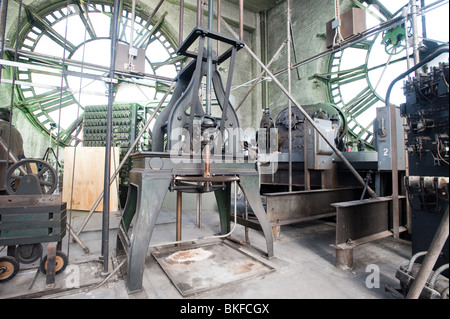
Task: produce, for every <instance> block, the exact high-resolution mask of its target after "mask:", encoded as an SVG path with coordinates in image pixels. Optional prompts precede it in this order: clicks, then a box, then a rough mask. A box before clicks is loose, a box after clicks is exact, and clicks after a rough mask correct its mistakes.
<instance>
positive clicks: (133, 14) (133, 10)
mask: <svg viewBox="0 0 450 319" xmlns="http://www.w3.org/2000/svg"><path fill="white" fill-rule="evenodd" d="M135 19H136V0H132V1H131V27H130V51H129V52H128V68H130V67H131V66H132V65H133V56H132V55H131V50H132V49H133V47H134V43H133V42H134V20H135Z"/></svg>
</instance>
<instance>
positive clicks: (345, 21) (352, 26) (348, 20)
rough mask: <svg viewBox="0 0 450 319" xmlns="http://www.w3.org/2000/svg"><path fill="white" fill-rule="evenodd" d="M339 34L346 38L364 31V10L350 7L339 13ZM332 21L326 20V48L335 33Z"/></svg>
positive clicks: (330, 44)
mask: <svg viewBox="0 0 450 319" xmlns="http://www.w3.org/2000/svg"><path fill="white" fill-rule="evenodd" d="M340 20H341V35H342V37H343V38H344V40H347V39H348V38H350V37H351V36H354V35H357V34H359V33H362V32H364V31H366V29H367V25H366V11H365V10H364V9H360V8H352V9H350V10H349V11H347V12H344V13H342V14H341V17H340ZM333 21H335V19H333V20H331V21H328V22H327V27H326V30H327V48H331V47H332V46H333V39H334V36H335V34H336V30H335V29H333Z"/></svg>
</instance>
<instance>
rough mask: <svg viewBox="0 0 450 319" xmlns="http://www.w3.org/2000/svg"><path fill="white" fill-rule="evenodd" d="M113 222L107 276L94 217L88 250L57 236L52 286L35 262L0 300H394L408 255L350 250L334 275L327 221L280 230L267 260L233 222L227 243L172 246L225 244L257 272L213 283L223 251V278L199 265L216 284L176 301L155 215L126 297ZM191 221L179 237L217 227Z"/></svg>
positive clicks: (168, 218)
mask: <svg viewBox="0 0 450 319" xmlns="http://www.w3.org/2000/svg"><path fill="white" fill-rule="evenodd" d="M85 218H86V213H85V212H73V213H72V214H71V225H72V227H73V229H75V230H77V229H78V227H79V225H80V224H81V223H82V222H83V221H84V220H85ZM119 219H120V215H119V214H118V213H113V214H112V216H111V222H110V226H111V231H110V247H111V248H110V257H111V258H110V264H109V267H108V268H109V272H110V273H109V275H110V276H109V277H108V276H106V275H103V274H102V272H103V265H102V263H101V262H100V251H101V214H99V213H96V214H94V215H93V217H92V218H91V219H90V220H89V222H88V224H87V226H86V228H85V230H84V231H83V232H82V233H81V235H80V238H81V240H82V241H83V243H84V244H85V245H86V246H87V247H88V248H89V253H86V251H84V250H83V249H82V248H81V247H80V245H79V244H77V243H74V242H72V241H70V243H69V241H68V237H67V236H66V237H65V238H64V240H63V251H64V252H65V253H68V256H69V263H68V267H67V268H66V270H65V271H64V272H62V273H61V274H59V275H57V276H56V283H55V285H54V287H50V288H49V287H47V285H46V277H45V275H44V274H42V273H41V272H40V271H39V270H38V266H39V263H38V262H36V263H35V264H31V265H21V270H20V271H19V273H18V274H17V275H16V277H14V278H13V279H12V280H10V281H8V282H5V283H2V284H0V298H1V299H6V298H55V299H56V298H59V299H147V298H148V299H189V300H192V299H395V298H399V295H398V294H397V293H396V292H395V290H394V289H397V288H399V282H398V280H397V279H396V278H395V273H396V271H397V269H398V268H399V267H400V266H402V265H406V264H407V263H408V260H409V258H410V257H411V247H410V245H409V244H408V243H407V242H405V241H402V240H394V239H392V238H387V239H382V240H378V241H375V242H372V243H368V244H365V245H362V246H359V247H356V248H355V249H354V266H353V269H351V270H350V269H349V270H340V269H338V268H336V267H335V249H334V248H332V247H330V244H332V243H333V242H334V237H335V225H334V224H333V223H332V222H329V221H313V222H306V223H300V224H295V225H290V226H283V227H282V228H281V237H280V240H278V241H276V242H275V257H274V258H272V259H270V260H268V259H267V258H265V257H264V256H263V254H262V253H261V251H264V250H265V240H264V237H263V235H262V233H261V232H258V231H254V230H250V231H249V240H250V245H248V244H246V245H243V244H242V243H243V242H245V231H244V228H243V227H242V226H240V225H237V227H236V229H235V231H234V233H233V234H232V238H233V239H234V240H232V241H230V240H225V241H224V243H222V240H218V239H214V240H209V241H206V242H203V241H201V242H198V241H197V242H192V244H193V245H189V244H186V245H183V246H182V247H181V248H180V249H188V248H193V249H195V248H198V247H203V246H202V245H205V244H208V243H213V244H215V245H212V247H213V248H211V249H215V250H216V254H217V250H220V249H222V248H221V247H222V246H221V245H222V244H226V246H223V247H226V249H232V250H233V254H234V253H238V254H243V255H244V259H245V258H246V259H245V260H244V261H243V262H247V263H248V260H251V263H252V264H253V265H257V266H258V267H262V268H264V269H262V271H261V272H255V273H253V274H252V275H249V276H248V277H246V276H242V273H240V272H239V271H234V270H233V271H234V272H233V273H234V274H236V277H235V278H231V279H230V280H229V281H226V280H222V281H220V280H218V279H220V278H224V276H225V273H227V272H226V269H225V267H227V262H228V260H227V258H228V257H227V255H226V254H224V255H223V256H222V257H221V258H223V260H224V262H223V267H224V268H223V273H222V269H221V268H220V267H221V266H220V265H221V263H222V262H219V263H218V265H219V266H217V264H216V265H215V266H214V267H215V269H214V273H212V270H211V269H212V268H211V267H209V266H208V265H206V266H205V267H204V268H203V269H200V274H197V275H199V276H203V275H204V274H202V273H201V272H204V273H208V272H210V277H209V278H212V280H211V282H213V281H219V283H217V282H215V285H212V286H211V287H210V288H208V287H207V285H206V286H205V287H203V288H204V289H202V290H201V291H199V292H195V289H194V290H191V291H190V292H189V293H188V294H187V295H185V296H184V295H183V294H182V293H181V292H180V290H179V289H178V288H179V287H180V286H182V285H183V284H186V283H183V282H180V281H183V275H181V277H180V276H178V277H177V278H172V279H175V280H176V281H177V285H176V284H174V282H173V281H172V280H171V278H169V275H168V274H167V273H166V272H165V271H164V270H163V268H162V266H161V264H160V263H159V262H158V261H157V259H156V258H155V256H158V254H163V253H167V251H169V252H170V249H172V248H173V246H170V247H153V246H157V245H158V244H160V243H164V242H170V241H174V239H175V213H174V212H169V211H162V212H161V214H160V217H159V219H158V222H157V226H156V228H155V231H154V234H153V237H152V242H151V247H150V248H149V250H148V257H147V260H146V265H145V271H144V278H143V283H142V284H143V290H142V291H141V292H139V293H133V294H130V293H128V289H127V286H126V283H125V280H124V277H123V276H122V275H121V271H120V270H118V271H115V269H116V266H117V264H118V263H120V262H121V261H122V260H117V259H116V258H115V245H116V234H117V230H116V227H117V225H118V222H119ZM195 223H196V213H195V212H194V211H188V212H183V239H195V238H202V237H206V236H211V235H214V234H215V233H217V232H218V231H219V229H220V227H219V218H218V214H217V213H215V212H203V214H202V228H201V229H198V228H197V227H196V226H195ZM238 242H241V244H239V243H238ZM208 247H209V246H208ZM222 250H223V249H222ZM45 251H46V250H45V246H44V252H45ZM175 252H176V250H175ZM5 254H6V249H3V251H1V252H0V255H5ZM230 256H231V255H230ZM230 259H232V258H231V257H230ZM230 262H231V261H230ZM186 264H190V263H186ZM180 267H182V266H180ZM238 267H240V266H238ZM178 270H179V271H184V274H185V276H186V277H185V278H186V281H189V280H191V279H192V278H189V276H190V274H191V275H192V276H194V273H191V272H190V270H189V269H183V268H178ZM378 270H379V273H378ZM378 274H379V276H378ZM237 275H239V276H237ZM172 277H175V276H172ZM378 279H379V285H377V284H378ZM192 286H194V288H195V283H194V284H191V287H190V288H192ZM192 291H194V292H192Z"/></svg>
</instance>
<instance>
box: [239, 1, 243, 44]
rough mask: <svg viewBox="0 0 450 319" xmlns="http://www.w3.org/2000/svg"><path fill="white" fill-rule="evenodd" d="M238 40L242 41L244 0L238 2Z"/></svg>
mask: <svg viewBox="0 0 450 319" xmlns="http://www.w3.org/2000/svg"><path fill="white" fill-rule="evenodd" d="M239 40H241V41H244V0H239Z"/></svg>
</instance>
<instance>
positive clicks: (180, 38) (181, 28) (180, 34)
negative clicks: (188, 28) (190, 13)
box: [178, 0, 184, 46]
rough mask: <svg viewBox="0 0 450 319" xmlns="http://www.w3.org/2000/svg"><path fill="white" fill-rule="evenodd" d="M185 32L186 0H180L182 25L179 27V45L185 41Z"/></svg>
mask: <svg viewBox="0 0 450 319" xmlns="http://www.w3.org/2000/svg"><path fill="white" fill-rule="evenodd" d="M183 32H184V0H180V27H179V29H178V45H179V46H181V44H182V43H183V38H184V37H183Z"/></svg>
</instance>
